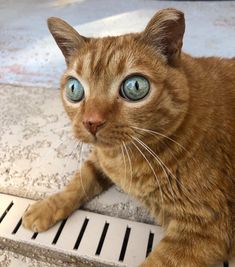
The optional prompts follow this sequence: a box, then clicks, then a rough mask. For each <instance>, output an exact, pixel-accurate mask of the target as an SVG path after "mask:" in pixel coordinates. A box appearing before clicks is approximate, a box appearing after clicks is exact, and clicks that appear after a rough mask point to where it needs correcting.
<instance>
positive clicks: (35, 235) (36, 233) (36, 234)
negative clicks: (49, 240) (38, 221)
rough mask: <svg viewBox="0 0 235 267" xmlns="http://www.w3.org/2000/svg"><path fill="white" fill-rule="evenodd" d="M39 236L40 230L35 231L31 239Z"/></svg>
mask: <svg viewBox="0 0 235 267" xmlns="http://www.w3.org/2000/svg"><path fill="white" fill-rule="evenodd" d="M37 236H38V232H35V233H33V235H32V237H31V239H33V240H34V239H36V238H37Z"/></svg>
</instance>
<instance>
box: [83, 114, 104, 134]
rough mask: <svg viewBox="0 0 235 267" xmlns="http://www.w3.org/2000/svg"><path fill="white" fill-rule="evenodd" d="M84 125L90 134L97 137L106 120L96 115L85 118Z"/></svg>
mask: <svg viewBox="0 0 235 267" xmlns="http://www.w3.org/2000/svg"><path fill="white" fill-rule="evenodd" d="M82 123H83V125H84V126H85V128H86V129H87V130H88V131H89V132H90V133H92V134H93V135H96V133H97V132H98V130H99V129H100V128H101V126H103V125H104V124H105V120H104V119H103V118H102V117H100V116H97V115H95V116H88V117H84V118H83V120H82Z"/></svg>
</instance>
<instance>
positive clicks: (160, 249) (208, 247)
mask: <svg viewBox="0 0 235 267" xmlns="http://www.w3.org/2000/svg"><path fill="white" fill-rule="evenodd" d="M178 223H179V222H176V221H174V222H171V223H170V225H169V229H167V233H166V236H165V237H164V238H163V239H162V240H161V242H160V243H159V244H158V245H157V246H156V247H155V248H154V250H153V251H152V252H151V253H150V254H149V256H148V257H147V259H146V260H145V261H144V263H143V264H141V265H140V267H212V266H213V267H214V266H215V265H216V263H217V262H218V261H222V260H223V259H226V256H228V253H229V250H230V249H231V248H229V246H230V245H231V243H230V242H229V240H226V239H227V238H228V236H227V234H226V231H223V230H222V229H221V230H220V229H219V228H218V225H217V226H216V227H214V225H213V223H212V224H210V225H204V226H200V227H199V226H198V225H197V223H196V222H195V224H194V223H193V224H194V225H184V223H182V222H181V225H180V227H178ZM215 224H216V222H215ZM221 228H223V227H221ZM189 229H191V230H189Z"/></svg>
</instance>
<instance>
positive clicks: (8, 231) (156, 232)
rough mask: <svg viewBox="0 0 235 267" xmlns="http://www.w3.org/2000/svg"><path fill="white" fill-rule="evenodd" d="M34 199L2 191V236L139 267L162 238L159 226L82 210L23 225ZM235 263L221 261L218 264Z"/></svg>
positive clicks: (232, 266)
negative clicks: (50, 222) (41, 224)
mask: <svg viewBox="0 0 235 267" xmlns="http://www.w3.org/2000/svg"><path fill="white" fill-rule="evenodd" d="M31 203H33V201H32V200H28V199H24V198H19V197H14V196H10V195H5V194H0V237H1V238H6V239H8V240H13V241H15V242H18V243H27V244H29V245H33V246H37V247H42V248H45V249H48V250H50V251H59V252H60V253H64V254H68V255H72V256H75V257H78V258H84V259H90V260H91V261H92V262H97V263H100V264H101V266H102V263H105V264H106V265H107V266H127V267H137V266H138V265H139V264H140V263H141V262H143V261H144V259H145V258H146V256H147V255H148V254H149V253H150V252H151V250H152V247H154V246H155V245H156V244H157V243H158V242H159V241H160V239H161V238H162V237H163V231H162V229H161V228H160V227H158V226H153V225H148V224H143V223H137V222H132V221H128V220H123V219H118V218H114V217H109V216H104V215H100V214H96V213H92V212H87V211H82V210H78V211H76V212H75V213H74V214H73V215H72V216H70V217H69V218H68V219H67V220H64V221H62V222H60V223H58V224H57V225H55V226H54V227H52V228H51V229H50V230H48V231H47V232H44V233H39V234H38V233H32V232H31V231H28V230H26V229H24V228H23V227H22V226H21V217H22V214H23V213H24V211H25V210H26V208H27V207H28V206H29V204H31ZM223 266H224V267H228V266H229V267H235V264H231V263H230V264H229V265H228V263H225V264H221V265H219V266H218V267H223Z"/></svg>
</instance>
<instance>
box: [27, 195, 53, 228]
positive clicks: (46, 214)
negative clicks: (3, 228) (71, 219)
mask: <svg viewBox="0 0 235 267" xmlns="http://www.w3.org/2000/svg"><path fill="white" fill-rule="evenodd" d="M53 214H54V211H53V207H52V206H51V205H50V200H49V199H44V200H41V201H38V202H36V203H35V204H33V205H31V206H29V208H28V209H27V210H26V212H25V213H24V215H23V217H22V224H23V226H24V227H25V228H27V229H30V230H32V231H34V232H43V231H46V230H47V229H48V228H50V227H51V226H52V225H54V224H55V223H56V220H55V216H53Z"/></svg>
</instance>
